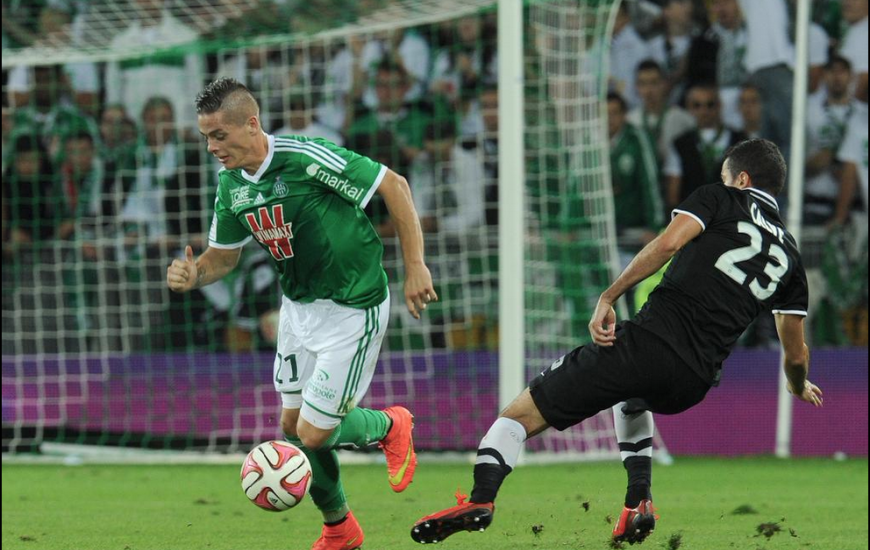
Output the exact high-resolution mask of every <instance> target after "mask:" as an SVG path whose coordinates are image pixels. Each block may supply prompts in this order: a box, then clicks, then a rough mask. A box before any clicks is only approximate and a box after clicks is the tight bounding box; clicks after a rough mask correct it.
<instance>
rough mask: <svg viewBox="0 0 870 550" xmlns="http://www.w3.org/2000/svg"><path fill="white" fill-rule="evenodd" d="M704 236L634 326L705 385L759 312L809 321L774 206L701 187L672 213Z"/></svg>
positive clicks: (787, 237) (791, 248)
mask: <svg viewBox="0 0 870 550" xmlns="http://www.w3.org/2000/svg"><path fill="white" fill-rule="evenodd" d="M678 214H686V215H688V216H691V217H692V218H694V219H695V220H697V221H698V223H700V224H701V227H702V228H703V229H704V230H703V232H702V233H701V234H700V235H699V236H698V237H697V238H696V239H694V240H693V241H692V242H690V243H689V244H687V245H686V246H685V247H684V248H683V249H682V250H681V251H680V252H678V253H677V255H676V256H675V257H674V259H673V262H672V263H671V266H670V267H669V268H668V270H667V272H666V273H665V276H664V280H663V281H662V283H661V284H660V285H659V286H658V288H656V290H655V291H654V292H653V293H652V294H651V295H650V298H649V301H648V302H647V303H646V305H644V307H643V309H641V311H640V313H638V315H637V316H636V317H635V318H634V320H633V321H631V322H633V323H635V324H637V325H640V326H641V327H642V328H643V329H645V330H648V331H650V332H653V333H655V334H656V335H658V336H659V337H660V338H662V339H663V340H665V342H667V343H668V344H669V345H670V346H671V347H672V348H673V350H674V351H675V352H676V353H677V354H678V355H679V356H680V357H681V358H682V359H683V360H685V361H686V363H688V364H689V365H690V366H691V367H692V368H693V369H694V370H695V372H697V373H698V374H699V375H700V376H701V377H702V378H703V379H704V380H706V381H707V382H709V383H715V382H716V381H717V380H718V375H719V370H720V369H721V366H722V362H723V361H724V360H725V359H726V358H727V357H728V355H729V354H730V353H731V350H732V349H733V347H734V345H735V344H736V342H737V339H738V338H739V337H740V335H741V334H742V333H743V331H745V330H746V327H747V326H749V324H750V323H751V322H752V321H753V320H754V319H755V318H756V317H757V316H758V314H759V313H761V312H763V311H767V310H771V309H772V310H773V312H774V313H784V314H792V315H801V316H806V314H807V304H808V300H809V295H808V292H807V276H806V272H805V271H804V266H803V262H802V261H801V256H800V252H799V251H798V248H797V244H796V243H795V240H794V237H792V236H791V234H789V233H788V232H787V231H786V230H785V226H784V225H783V222H782V219H781V217H780V214H779V208H778V207H777V204H776V200H775V199H774V198H773V197H772V196H770V195H769V194H767V193H765V192H763V191H760V190H757V189H748V190H743V191H741V190H739V189H735V188H729V187H726V186H724V185H721V184H714V185H705V186H703V187H701V188H700V189H698V190H697V191H695V192H694V193H693V194H692V195H691V196H689V198H688V199H686V201H685V202H684V203H683V204H681V205H680V206H679V207H678V208H676V209H675V210H674V213H673V215H674V216H677V215H678Z"/></svg>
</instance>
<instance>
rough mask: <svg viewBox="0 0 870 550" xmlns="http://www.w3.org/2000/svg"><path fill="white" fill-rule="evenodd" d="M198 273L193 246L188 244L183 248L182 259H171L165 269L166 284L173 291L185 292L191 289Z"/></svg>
mask: <svg viewBox="0 0 870 550" xmlns="http://www.w3.org/2000/svg"><path fill="white" fill-rule="evenodd" d="M198 274H199V273H198V271H197V269H196V261H195V260H194V259H193V248H191V247H190V245H188V246H187V247H186V248H185V249H184V259H183V260H180V259H178V258H176V259H174V260H172V264H170V265H169V267H168V268H167V269H166V284H167V285H169V290H171V291H173V292H187V291H189V290H193V287H194V285H196V277H197V275H198Z"/></svg>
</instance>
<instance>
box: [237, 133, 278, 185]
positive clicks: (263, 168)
mask: <svg viewBox="0 0 870 550" xmlns="http://www.w3.org/2000/svg"><path fill="white" fill-rule="evenodd" d="M263 135H264V136H266V139H267V141H268V142H269V152H268V153H267V154H266V159H265V160H264V161H263V164H261V165H260V169H259V170H257V173H256V174H254V175H253V176H251V175H249V174H248V173H247V172H246V171H245V169H244V168H240V169H239V171H240V172H241V173H242V177H243V178H245V179H246V180H248V181H249V182H251V183H257V182H259V181H260V178H261V177H263V174H264V173H265V172H266V169H267V168H269V165H270V164H271V163H272V156H273V155H274V154H275V136H272V135H269V134H267V133H266V132H263Z"/></svg>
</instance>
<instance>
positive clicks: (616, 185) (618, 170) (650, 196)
mask: <svg viewBox="0 0 870 550" xmlns="http://www.w3.org/2000/svg"><path fill="white" fill-rule="evenodd" d="M610 173H611V177H612V179H613V201H614V205H615V207H616V226H617V228H618V229H626V228H635V227H639V228H644V229H649V230H651V231H658V230H659V229H661V227H662V226H663V225H664V222H665V220H664V212H665V209H664V205H663V204H662V196H661V190H660V189H659V182H658V168H657V167H656V158H655V153H654V152H653V148H652V145H650V143H649V138H648V136H647V135H646V132H642V131H640V130H638V129H636V128H635V127H634V126H632V125H631V124H626V125H625V127H624V128H623V129H622V131H621V132H620V133H619V134H618V135H617V136H616V137H615V139H613V140H611V143H610Z"/></svg>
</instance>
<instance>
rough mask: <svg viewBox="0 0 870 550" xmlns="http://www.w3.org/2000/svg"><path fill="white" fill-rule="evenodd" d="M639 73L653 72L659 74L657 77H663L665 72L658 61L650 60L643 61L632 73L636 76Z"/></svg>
mask: <svg viewBox="0 0 870 550" xmlns="http://www.w3.org/2000/svg"><path fill="white" fill-rule="evenodd" d="M641 71H655V72H657V73H659V76H665V70H664V69H663V68H662V66H661V65H660V64H659V62H658V61H656V60H655V59H652V58H648V59H644V60H643V61H641V62H640V64H639V65H638V66H637V69H636V70H635V71H634V72H635V74H638V73H640V72H641Z"/></svg>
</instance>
